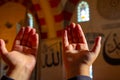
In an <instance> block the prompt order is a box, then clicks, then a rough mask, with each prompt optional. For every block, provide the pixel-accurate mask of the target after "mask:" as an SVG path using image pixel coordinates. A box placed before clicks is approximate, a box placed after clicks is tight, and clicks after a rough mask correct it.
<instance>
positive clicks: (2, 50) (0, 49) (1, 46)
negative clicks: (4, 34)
mask: <svg viewBox="0 0 120 80" xmlns="http://www.w3.org/2000/svg"><path fill="white" fill-rule="evenodd" d="M7 52H8V51H7V49H6V46H5V41H4V40H3V39H0V55H5V54H6V53H7Z"/></svg>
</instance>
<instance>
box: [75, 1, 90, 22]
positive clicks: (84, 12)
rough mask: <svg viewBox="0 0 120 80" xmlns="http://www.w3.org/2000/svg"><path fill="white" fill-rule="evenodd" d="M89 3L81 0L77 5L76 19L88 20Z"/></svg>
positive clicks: (79, 20) (80, 20)
mask: <svg viewBox="0 0 120 80" xmlns="http://www.w3.org/2000/svg"><path fill="white" fill-rule="evenodd" d="M89 13H90V12H89V5H88V3H87V2H86V1H81V2H80V3H79V4H78V7H77V21H78V22H85V21H89V20H90V18H89V17H90V16H89Z"/></svg>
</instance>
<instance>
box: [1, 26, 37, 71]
mask: <svg viewBox="0 0 120 80" xmlns="http://www.w3.org/2000/svg"><path fill="white" fill-rule="evenodd" d="M37 50H38V34H37V33H36V30H35V29H33V28H30V27H22V28H21V30H20V31H19V33H18V34H17V36H16V38H15V41H14V44H13V48H12V50H11V51H10V52H9V51H8V50H7V49H6V47H5V42H4V41H3V40H2V39H0V55H1V56H2V58H3V60H4V61H5V63H6V64H8V66H9V68H10V70H11V69H13V68H15V67H22V66H25V67H26V68H27V69H29V71H32V70H33V68H34V67H35V63H36V55H37Z"/></svg>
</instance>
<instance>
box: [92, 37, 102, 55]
mask: <svg viewBox="0 0 120 80" xmlns="http://www.w3.org/2000/svg"><path fill="white" fill-rule="evenodd" d="M100 48H101V37H100V36H98V37H97V38H96V40H95V44H94V47H93V49H92V52H93V53H95V54H98V53H99V52H100Z"/></svg>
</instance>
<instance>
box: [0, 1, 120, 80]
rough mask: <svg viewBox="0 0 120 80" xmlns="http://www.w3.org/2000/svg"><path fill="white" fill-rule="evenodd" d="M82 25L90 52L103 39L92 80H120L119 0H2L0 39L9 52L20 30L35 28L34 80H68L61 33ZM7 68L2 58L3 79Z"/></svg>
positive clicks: (0, 4) (0, 2)
mask: <svg viewBox="0 0 120 80" xmlns="http://www.w3.org/2000/svg"><path fill="white" fill-rule="evenodd" d="M71 22H75V23H76V24H80V25H81V26H82V29H83V31H84V33H85V36H86V39H87V41H88V44H89V48H90V49H91V47H92V46H93V44H94V39H95V38H96V37H97V36H99V35H100V36H102V38H103V39H102V49H101V52H100V55H99V57H98V58H97V60H96V61H95V63H94V64H93V65H92V66H91V70H90V73H91V77H92V78H93V80H120V77H119V74H120V43H119V42H120V35H119V34H120V0H0V38H2V39H4V40H5V42H6V46H7V49H8V50H9V51H10V50H11V47H12V44H13V40H14V38H15V36H16V34H17V32H18V31H19V29H20V28H21V27H23V26H24V27H26V26H29V27H34V28H36V30H37V32H38V33H39V36H40V44H39V45H40V46H39V52H38V58H37V65H36V68H35V70H34V72H33V74H32V76H31V80H65V73H64V69H63V65H62V41H61V37H62V30H63V29H64V28H65V27H66V26H67V25H69V24H70V23H71ZM6 71H7V65H6V64H5V63H4V62H3V61H2V60H1V58H0V76H2V75H4V74H5V73H6Z"/></svg>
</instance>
